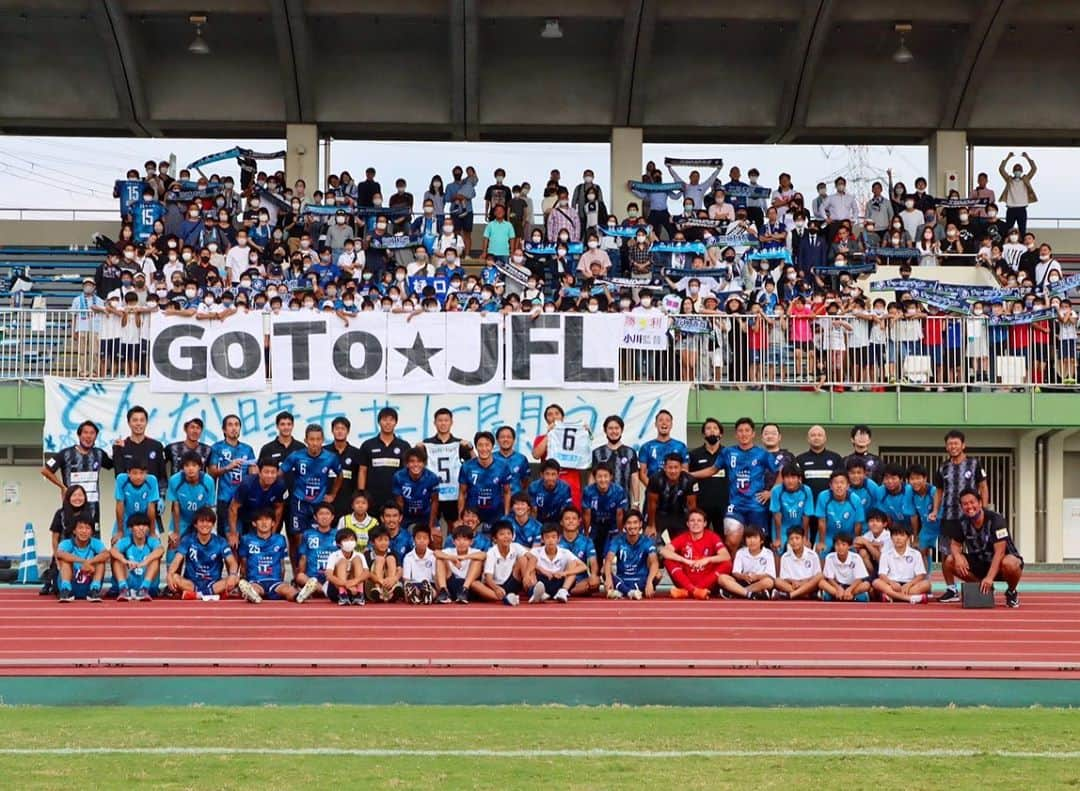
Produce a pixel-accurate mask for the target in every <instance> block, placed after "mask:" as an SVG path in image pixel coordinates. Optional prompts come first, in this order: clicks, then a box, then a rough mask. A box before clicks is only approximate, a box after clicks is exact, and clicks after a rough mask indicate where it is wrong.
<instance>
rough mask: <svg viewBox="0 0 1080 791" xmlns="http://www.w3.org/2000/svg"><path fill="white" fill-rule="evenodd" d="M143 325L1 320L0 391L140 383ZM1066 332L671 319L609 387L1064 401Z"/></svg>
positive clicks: (979, 323)
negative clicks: (1048, 389)
mask: <svg viewBox="0 0 1080 791" xmlns="http://www.w3.org/2000/svg"><path fill="white" fill-rule="evenodd" d="M151 321H152V316H151V315H149V314H145V315H136V314H131V315H130V316H129V317H128V319H127V321H126V322H125V321H122V320H121V319H120V318H118V317H115V316H114V317H102V316H101V315H100V314H96V313H95V314H91V313H88V312H82V311H78V310H32V309H23V308H9V309H3V310H0V380H25V379H40V378H42V377H45V376H64V377H77V378H88V379H103V378H125V377H133V376H144V375H146V372H147V368H146V362H147V348H146V347H147V343H146V341H147V339H148V338H149V332H150V322H151ZM226 321H228V320H227V319H226ZM1075 328H1076V325H1075V324H1069V323H1065V322H1062V321H1060V320H1057V319H1053V320H1048V321H1042V322H1036V323H1034V324H1020V325H1014V326H1000V325H995V324H992V323H991V321H990V320H989V319H987V318H986V317H976V316H967V317H954V316H925V317H924V316H919V317H910V318H909V317H903V318H890V317H887V316H884V317H873V318H871V317H868V315H866V314H864V315H861V316H858V315H851V316H845V315H834V316H820V317H789V316H780V317H767V316H763V315H760V314H758V315H715V314H713V315H703V314H699V315H694V316H672V317H671V328H670V329H669V331H668V335H667V344H666V348H660V349H655V350H638V349H623V350H622V353H621V364H620V375H621V381H623V382H689V383H693V384H699V385H704V386H709V387H717V388H736V389H757V388H804V389H817V388H833V389H840V388H845V389H853V390H880V389H885V388H890V387H897V386H905V387H916V388H923V389H938V390H956V389H965V388H979V389H993V390H1026V389H1029V388H1034V389H1039V388H1041V387H1043V386H1048V385H1052V386H1054V387H1055V388H1068V389H1075V388H1076V352H1077V342H1076V337H1075Z"/></svg>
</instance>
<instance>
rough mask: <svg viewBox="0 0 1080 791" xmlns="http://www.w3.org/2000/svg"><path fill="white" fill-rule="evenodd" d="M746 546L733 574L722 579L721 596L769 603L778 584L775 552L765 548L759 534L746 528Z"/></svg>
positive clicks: (725, 575) (740, 553)
mask: <svg viewBox="0 0 1080 791" xmlns="http://www.w3.org/2000/svg"><path fill="white" fill-rule="evenodd" d="M744 536H745V541H746V546H744V547H742V548H740V549H739V551H738V552H736V553H735V562H734V564H733V565H732V568H731V573H730V574H721V575H719V580H720V588H721V595H723V594H724V593H727V594H730V595H728V596H726V597H725V598H731V597H737V598H740V599H769V598H771V593H772V590H773V587H774V586H775V584H776V580H775V574H776V560H775V558H774V557H773V553H772V550H770V549H766V548H765V537H764V536H763V535H762V534H761V531H760V530H756V529H753V528H747V530H746V531H745V534H744Z"/></svg>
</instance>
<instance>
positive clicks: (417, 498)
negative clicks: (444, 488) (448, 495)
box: [390, 468, 441, 524]
mask: <svg viewBox="0 0 1080 791" xmlns="http://www.w3.org/2000/svg"><path fill="white" fill-rule="evenodd" d="M440 483H441V481H440V480H439V476H438V475H436V474H435V473H433V472H432V471H431V470H429V469H426V468H425V469H423V470H421V471H420V478H419V479H416V478H413V477H412V476H411V475H410V474H409V471H408V470H407V469H401V470H398V471H397V472H395V473H394V480H393V483H392V484H391V486H390V493H391V494H392V495H393V496H394V497H400V498H401V501H402V503H403V504H404V506H405V507H404V516H405V521H406V522H408V523H412V522H423V523H424V524H427V522H428V520H429V519H430V518H431V498H432V497H433V496H434V495H435V493H436V492H438V491H439V484H440Z"/></svg>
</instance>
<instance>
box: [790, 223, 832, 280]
mask: <svg viewBox="0 0 1080 791" xmlns="http://www.w3.org/2000/svg"><path fill="white" fill-rule="evenodd" d="M828 259H829V243H828V241H827V240H826V238H825V234H824V233H823V232H822V229H821V222H820V221H819V220H817V219H813V220H810V222H809V224H808V225H807V234H806V236H805V237H803V238H802V239H801V240H800V241H799V255H798V259H797V261H798V263H797V266H798V269H799V274H800V275H801V276H802V279H803V280H807V281H809V280H811V279H812V278H813V275H814V271H815V270H816V269H817V268H818V267H823V266H825V265H826V264H827V263H828Z"/></svg>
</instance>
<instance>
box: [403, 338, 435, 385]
mask: <svg viewBox="0 0 1080 791" xmlns="http://www.w3.org/2000/svg"><path fill="white" fill-rule="evenodd" d="M394 349H395V350H396V351H398V352H400V353H401V354H402V355H404V356H405V359H406V360H408V362H407V363H406V364H405V373H403V374H402V376H408V375H409V372H410V371H412V370H413V369H415V368H420V369H422V370H424V371H426V372H427V375H428V376H435V373H434V371H432V370H431V358H432V357H434V356H435V355H436V354H438V353H439V352H441V351H442V347H435V346H425V345H424V340H423V338H421V337H420V333H419V332H418V333H416V337H415V338H414V339H413V344H412V346H395V347H394Z"/></svg>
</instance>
